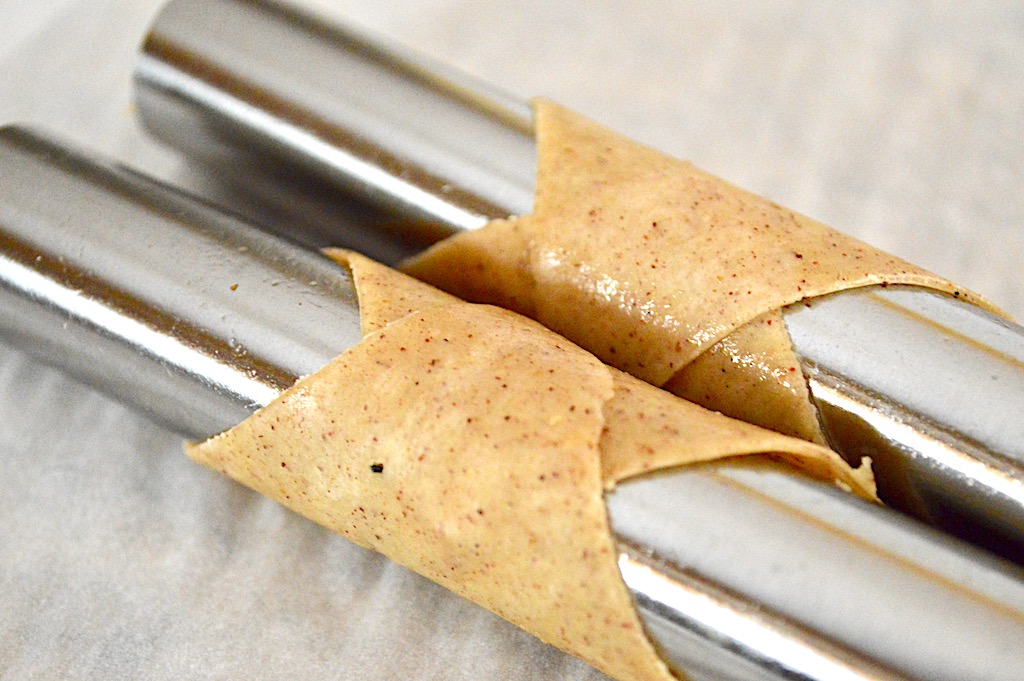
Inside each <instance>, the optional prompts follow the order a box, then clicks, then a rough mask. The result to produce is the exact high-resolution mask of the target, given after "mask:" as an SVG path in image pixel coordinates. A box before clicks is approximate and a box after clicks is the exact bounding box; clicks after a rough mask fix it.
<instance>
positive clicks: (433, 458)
mask: <svg viewBox="0 0 1024 681" xmlns="http://www.w3.org/2000/svg"><path fill="white" fill-rule="evenodd" d="M332 255H333V256H334V257H335V258H336V259H338V260H339V261H341V262H343V263H345V264H347V265H348V266H349V267H350V269H351V270H352V272H353V275H354V279H355V282H356V286H357V289H358V295H359V301H360V308H361V313H362V322H363V331H364V338H363V340H362V342H361V343H359V344H358V345H356V346H355V347H353V348H351V349H349V350H348V351H346V352H344V353H343V354H341V355H340V356H338V357H337V358H336V359H335V360H333V361H332V362H331V363H330V364H328V365H327V366H326V367H324V368H323V369H321V370H320V371H318V372H317V373H315V374H313V375H311V376H308V377H306V378H303V379H301V380H299V381H298V382H297V383H296V384H295V385H294V386H293V387H291V388H290V389H288V390H287V391H286V392H285V393H283V394H282V395H281V396H280V397H279V398H278V399H277V400H276V401H274V402H272V403H271V404H269V405H268V406H267V407H265V408H264V409H262V410H261V411H259V412H258V413H256V414H254V415H253V416H252V417H250V418H249V419H248V420H246V421H244V422H243V423H241V424H239V425H238V426H236V427H235V428H233V429H231V430H229V431H227V432H225V433H223V434H221V435H219V436H216V437H214V438H211V439H210V440H208V441H206V442H203V443H201V444H197V445H190V446H188V454H189V456H191V457H192V458H193V459H194V460H196V461H198V462H200V463H202V464H204V465H206V466H209V467H211V468H213V469H216V470H218V471H221V472H222V473H224V474H226V475H228V476H230V477H232V478H234V479H235V480H237V481H239V482H241V483H243V484H245V485H247V486H249V487H251V488H253V489H255V490H257V491H259V492H261V493H263V494H265V495H267V496H268V497H270V498H272V499H274V500H276V501H278V502H279V503H281V504H283V505H284V506H286V507H288V508H290V509H292V510H294V511H296V512H298V513H300V514H302V515H304V516H306V517H308V518H310V519H312V520H314V521H316V522H318V523H320V524H322V525H324V526H326V527H327V528H329V529H331V530H334V531H336V532H338V533H340V534H342V535H344V536H346V537H348V538H349V539H351V540H352V541H354V542H356V543H357V544H360V545H361V546H364V547H368V548H372V549H374V550H377V551H379V552H381V553H383V554H385V555H386V556H388V557H389V558H391V559H392V560H394V561H396V562H397V563H400V564H401V565H404V566H406V567H408V568H410V569H412V570H414V571H416V572H418V573H420V574H422V575H424V576H426V577H428V578H430V579H432V580H434V581H436V582H438V583H439V584H442V585H444V586H446V587H447V588H449V589H451V590H452V591H454V592H456V593H458V594H460V595H462V596H465V597H466V598H469V599H471V600H473V601H475V602H476V603H478V604H480V605H482V606H484V607H486V608H488V609H490V610H492V611H493V612H495V613H497V614H498V615H500V616H502V617H504V618H506V619H508V620H510V621H511V622H513V623H515V624H516V625H518V626H520V627H522V628H523V629H526V630H527V631H529V632H531V633H533V634H534V635H536V636H538V637H539V638H540V639H542V640H543V641H546V642H548V643H551V644H553V645H556V646H558V647H560V648H562V649H564V650H566V651H568V652H570V653H572V654H574V655H576V656H578V657H580V658H582V659H584V660H586V661H587V662H589V663H590V664H592V665H594V666H595V667H597V668H598V669H600V670H602V671H604V672H606V673H608V674H609V675H611V676H613V677H615V678H619V679H658V678H661V679H669V678H672V675H671V674H670V672H669V671H668V669H667V668H666V666H665V665H664V663H663V662H662V661H661V659H660V658H659V657H658V655H657V652H656V651H655V649H654V647H653V646H652V644H651V643H650V641H649V640H648V638H647V636H646V634H645V633H644V631H643V627H642V625H641V623H640V620H639V619H638V615H637V613H636V611H635V608H634V605H633V603H632V599H631V596H630V594H629V591H628V589H627V588H626V586H625V585H624V583H623V582H622V578H621V576H620V574H619V571H618V567H617V562H616V559H617V552H616V546H615V541H614V537H613V536H612V533H611V530H610V527H609V524H608V519H607V512H606V509H605V506H604V501H603V494H604V492H605V491H606V490H609V489H612V488H613V487H614V485H615V483H616V482H617V481H620V480H623V479H624V478H627V477H630V476H633V475H637V474H641V473H644V472H647V471H653V470H657V469H664V468H666V467H672V466H679V465H684V464H689V463H696V462H701V461H708V460H713V459H718V458H722V457H731V456H739V455H745V454H753V453H768V454H771V455H773V456H775V457H777V458H782V459H785V460H788V461H789V462H791V463H792V464H794V465H796V466H798V467H800V468H801V469H803V470H804V471H807V472H808V473H809V474H811V475H814V476H816V477H819V478H824V479H826V480H830V481H833V482H835V483H836V484H839V485H841V486H843V487H846V488H849V489H853V490H854V491H855V492H857V493H859V494H861V495H863V496H865V497H868V498H872V497H873V486H872V481H871V479H870V471H867V470H866V467H863V468H862V469H858V470H852V469H850V468H849V466H847V465H846V464H845V463H844V462H843V461H842V460H841V459H839V457H838V456H837V455H835V454H834V453H832V452H831V451H829V450H827V449H824V448H822V447H818V446H816V445H813V444H809V443H807V442H803V441H801V440H797V439H793V438H789V437H785V436H782V435H779V434H777V433H773V432H770V431H766V430H762V429H760V428H757V427H754V426H750V425H748V424H745V423H741V422H738V421H734V420H731V419H728V418H726V417H724V416H721V415H719V414H715V413H712V412H709V411H706V410H704V409H702V408H700V407H697V406H695V405H692V404H689V403H687V402H684V401H683V400H680V399H678V398H676V397H674V396H672V395H669V394H668V393H666V392H664V391H662V390H658V389H656V388H653V387H651V386H650V385H648V384H646V383H643V382H641V381H639V380H637V379H635V378H632V377H630V376H628V375H626V374H623V373H621V372H619V371H617V370H615V369H611V368H609V367H607V366H605V365H604V364H602V363H601V362H600V361H599V360H597V359H596V358H595V357H593V356H592V355H590V354H589V353H587V352H585V351H583V350H581V349H580V348H578V347H577V346H575V345H573V344H572V343H571V342H569V341H567V340H566V339H564V338H562V337H560V336H558V335H556V334H554V333H552V332H551V331H548V330H547V329H545V328H544V327H542V326H540V325H539V324H537V323H535V322H532V321H530V320H527V319H524V318H522V317H520V316H519V315H516V314H514V313H511V312H508V311H505V310H502V309H499V308H495V307H490V306H484V305H474V304H469V303H465V302H462V301H460V300H458V299H455V298H453V297H451V296H449V295H447V294H444V293H441V292H439V291H436V290H434V289H433V288H431V287H429V286H427V285H425V284H423V283H421V282H418V281H415V280H413V279H411V278H409V277H407V276H405V275H402V274H400V273H398V272H395V271H393V270H389V269H388V268H386V267H384V266H382V265H378V264H376V263H374V262H373V261H370V260H367V259H366V258H363V257H362V256H358V255H355V254H351V253H346V252H340V251H336V252H333V253H332Z"/></svg>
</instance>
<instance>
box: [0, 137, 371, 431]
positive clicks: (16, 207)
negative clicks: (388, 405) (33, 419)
mask: <svg viewBox="0 0 1024 681" xmlns="http://www.w3.org/2000/svg"><path fill="white" fill-rule="evenodd" d="M0 157H2V160H0V306H2V309H3V314H2V315H0V335H2V336H3V337H5V338H7V339H9V340H11V341H12V342H14V343H15V344H16V345H18V346H19V347H22V348H25V349H28V350H30V351H32V352H33V353H34V354H36V355H38V356H39V357H40V358H42V359H43V360H44V361H46V362H48V363H50V364H55V365H57V366H60V367H61V368H63V369H65V370H66V371H68V372H69V373H72V374H73V375H75V376H77V377H78V378H80V379H82V380H83V381H85V382H86V383H89V384H90V385H94V386H96V387H97V388H100V389H102V390H104V391H105V392H108V393H111V394H113V395H116V396H118V397H120V398H121V399H124V400H125V401H127V402H129V403H130V404H133V405H135V406H136V407H138V408H139V409H141V410H143V411H145V412H147V413H149V414H150V415H153V416H155V417H156V418H157V419H159V420H161V421H162V422H164V423H165V424H167V425H170V426H172V427H174V428H176V429H178V430H181V431H183V432H185V433H188V434H190V435H210V434H213V433H217V432H220V431H221V430H223V429H225V428H227V427H229V426H232V425H234V424H235V423H238V422H239V421H240V420H242V419H243V418H244V417H245V416H246V415H247V414H248V413H249V411H250V410H251V409H252V408H254V407H256V406H259V405H262V404H265V403H266V402H267V401H269V400H270V399H272V398H273V396H274V395H276V394H277V393H278V392H279V391H280V390H282V389H283V388H285V387H287V386H289V385H291V384H292V383H293V382H294V381H295V379H296V378H297V377H298V376H301V375H304V374H307V373H310V372H312V371H314V370H316V369H318V368H319V367H321V366H322V365H323V363H324V361H325V360H324V358H325V357H326V358H330V357H333V356H334V355H336V354H338V353H339V352H340V351H341V350H343V349H344V348H346V347H348V346H349V345H352V344H354V343H356V342H358V340H359V337H360V335H359V317H358V306H357V303H356V300H355V294H354V290H353V288H352V284H351V282H350V281H349V280H348V279H347V278H346V276H345V274H344V272H343V271H342V270H340V269H339V268H338V267H337V266H336V265H334V264H333V263H330V262H329V261H328V260H327V259H326V258H324V257H322V256H320V255H319V254H315V253H309V252H304V251H301V250H298V249H295V248H290V247H288V246H287V244H284V243H282V242H280V241H279V240H277V239H274V238H272V237H268V236H266V235H265V234H261V233H260V232H258V231H257V230H253V229H251V228H248V227H247V226H245V225H243V224H242V223H240V222H239V221H238V220H237V219H235V218H231V217H229V216H227V215H225V214H223V213H221V212H219V211H216V210H213V209H212V208H210V207H208V206H205V205H203V204H200V203H197V202H196V201H195V200H194V199H192V198H191V197H187V196H185V195H183V194H180V193H178V192H177V191H175V190H173V189H171V188H169V187H167V186H164V185H161V184H158V183H156V182H154V181H152V180H149V179H146V178H143V177H141V176H139V175H137V174H135V173H132V172H131V171H128V170H125V169H122V168H117V167H114V166H111V165H101V164H97V163H94V162H91V161H89V160H87V159H86V158H84V157H83V156H82V155H80V154H78V153H76V152H72V151H68V150H66V149H64V148H61V147H58V146H56V145H53V144H51V143H50V142H48V141H47V140H45V139H43V138H41V137H39V136H38V135H36V134H35V133H32V132H28V131H24V130H19V129H15V128H5V129H4V130H2V131H0Z"/></svg>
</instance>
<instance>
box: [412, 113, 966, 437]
mask: <svg viewBox="0 0 1024 681" xmlns="http://www.w3.org/2000/svg"><path fill="white" fill-rule="evenodd" d="M535 110H536V125H537V143H538V154H539V167H538V181H537V193H536V199H535V211H534V213H533V214H532V215H528V216H525V217H520V218H513V219H510V220H500V221H495V222H493V223H491V224H489V225H487V226H486V227H484V228H483V229H480V230H477V231H473V232H465V233H462V234H459V235H457V236H455V237H452V238H450V239H447V240H445V241H442V242H441V243H439V244H436V245H435V246H433V247H432V248H431V249H429V250H428V251H426V252H425V253H423V254H421V255H419V256H417V257H416V258H414V259H412V260H411V261H409V262H407V263H405V264H404V266H403V269H404V270H405V271H406V272H408V273H410V274H412V275H413V276H416V277H418V278H420V279H422V280H424V281H427V282H429V283H431V284H434V285H435V286H438V287H439V288H442V289H444V290H446V291H449V292H451V293H454V294H455V295H457V296H459V297H461V298H464V299H466V300H471V301H474V302H487V303H493V304H496V305H501V306H503V307H507V308H509V309H512V310H516V311H518V312H521V313H522V314H525V315H527V316H529V317H532V318H534V319H536V320H538V321H540V322H541V323H542V324H544V325H545V326H547V327H548V328H550V329H552V330H554V331H557V332H558V333H560V334H562V335H563V336H565V337H567V338H569V339H570V340H572V341H573V342H575V343H578V344H579V345H580V346H582V347H584V348H586V349H587V350H590V351H591V352H593V353H594V354H595V355H597V357H599V358H600V359H602V360H603V361H605V362H607V363H608V364H610V365H612V366H615V367H617V368H619V369H622V370H623V371H627V372H628V373H630V374H632V375H634V376H637V377H638V378H641V379H643V380H645V381H647V382H649V383H652V384H654V385H657V386H664V387H666V388H667V389H669V390H672V391H673V392H675V393H677V394H679V395H681V396H685V397H687V398H688V399H691V400H694V401H696V402H698V403H701V404H704V405H705V406H708V407H709V408H713V409H716V410H720V411H723V412H725V413H728V414H730V415H732V416H735V417H737V418H741V419H743V420H746V421H749V422H752V423H757V424H759V425H763V426H766V427H769V428H772V429H774V430H777V431H779V432H783V433H787V434H792V435H795V436H798V437H801V438H803V439H807V440H810V441H816V442H820V441H821V439H822V438H821V434H820V432H819V431H818V426H817V419H816V417H815V413H814V411H813V408H812V407H811V404H810V402H809V400H808V393H807V386H806V381H805V379H804V377H803V375H802V372H801V371H800V364H799V362H798V360H797V358H796V356H795V354H794V352H793V350H792V347H791V344H790V341H789V337H788V334H787V333H786V331H785V329H784V328H783V326H782V324H781V317H780V314H779V311H780V310H781V309H782V308H784V307H785V306H787V305H790V304H792V303H795V302H797V301H800V300H803V299H805V298H809V297H813V296H820V295H823V294H826V293H832V292H835V291H839V290H843V289H849V288H854V287H860V286H869V285H874V284H879V285H889V284H912V285H918V286H926V287H929V288H933V289H937V290H940V291H945V292H947V293H950V294H951V295H954V296H958V297H961V298H969V299H974V300H976V298H975V297H974V296H972V295H971V294H970V293H969V292H967V291H965V290H963V289H961V288H958V287H956V286H954V285H953V284H951V283H949V282H947V281H945V280H943V279H941V278H939V277H936V276H934V275H932V274H930V273H928V272H925V271H923V270H921V269H919V268H917V267H915V266H913V265H911V264H909V263H907V262H904V261H902V260H900V259H898V258H895V257H893V256H891V255H888V254H886V253H883V252H881V251H879V250H877V249H875V248H873V247H871V246H869V245H867V244H865V243H862V242H860V241H857V240H856V239H853V238H851V237H848V236H845V235H843V234H840V233H838V232H836V231H834V230H832V229H830V228H829V227H826V226H825V225H823V224H821V223H819V222H816V221H814V220H811V219H810V218H807V217H804V216H802V215H798V214H796V213H794V212H792V211H790V210H787V209H785V208H782V207H781V206H778V205H776V204H774V203H772V202H771V201H768V200H766V199H763V198H761V197H759V196H755V195H753V194H751V193H749V192H746V191H743V190H742V189H739V188H737V187H734V186H732V185H730V184H728V183H727V182H725V181H723V180H721V179H719V178H717V177H714V176H712V175H709V174H707V173H705V172H702V171H701V170H698V169H697V168H695V167H694V166H693V165H691V164H690V163H686V162H683V161H679V160H676V159H673V158H670V157H667V156H665V155H663V154H661V153H659V152H657V151H654V150H652V149H649V148H647V147H644V146H642V145H640V144H638V143H636V142H633V141H632V140H629V139H627V138H625V137H623V136H621V135H618V134H616V133H614V132H612V131H610V130H608V129H606V128H603V127H602V126H600V125H597V124H596V123H593V122H591V121H588V120H586V119H584V118H583V117H581V116H579V115H578V114H575V113H573V112H571V111H568V110H566V109H564V108H561V107H559V106H557V105H555V104H553V103H550V102H546V101H538V102H537V103H536V105H535ZM773 326H774V328H772V327H773ZM766 332H767V333H766Z"/></svg>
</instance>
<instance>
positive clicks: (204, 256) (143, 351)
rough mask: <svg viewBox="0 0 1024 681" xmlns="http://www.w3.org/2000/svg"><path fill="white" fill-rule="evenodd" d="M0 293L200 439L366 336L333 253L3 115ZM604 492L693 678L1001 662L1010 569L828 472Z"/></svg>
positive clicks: (1002, 673)
mask: <svg viewBox="0 0 1024 681" xmlns="http://www.w3.org/2000/svg"><path fill="white" fill-rule="evenodd" d="M267 309H270V310H272V313H271V314H268V313H267V312H266V310H267ZM0 311H2V312H3V314H2V315H0V334H2V336H3V337H4V338H5V339H7V340H8V341H10V342H13V343H15V344H16V345H18V346H19V347H22V348H24V349H26V350H29V351H32V352H34V353H36V354H38V355H39V356H40V357H41V358H42V359H43V360H44V361H47V362H50V363H54V364H56V365H58V366H60V367H62V368H64V369H66V370H68V371H70V372H71V373H73V374H75V375H76V376H78V377H80V378H82V379H83V380H85V381H87V382H89V383H91V384H93V385H96V386H97V387H99V388H101V389H103V390H105V391H107V392H109V393H111V394H113V395H115V396H117V397H119V398H121V399H123V400H124V401H126V402H128V403H129V404H133V405H135V406H137V407H140V408H142V409H144V410H145V411H147V412H149V413H150V414H152V415H153V416H155V417H156V418H157V419H159V420H161V421H163V422H164V423H166V424H169V425H171V426H172V427H174V428H176V429H177V430H179V431H181V432H182V433H184V434H187V435H189V436H193V437H202V436H206V435H211V434H215V433H217V432H219V431H220V430H222V429H224V428H227V427H230V426H232V425H234V424H235V423H236V422H237V421H238V420H239V419H241V418H243V417H244V416H245V415H246V414H248V413H250V412H251V411H252V410H254V409H255V408H257V407H259V406H260V405H262V404H264V403H266V402H267V401H269V400H271V399H272V398H273V397H274V396H276V395H277V394H278V393H279V392H280V391H281V390H283V389H284V388H286V387H288V385H290V383H291V382H292V381H293V380H294V379H295V378H296V377H297V376H299V375H302V374H304V373H308V372H311V371H313V370H315V369H317V368H319V366H321V365H322V364H324V363H326V362H327V361H329V360H330V359H331V358H332V357H333V356H334V355H336V354H337V353H339V352H341V351H342V350H344V349H345V348H346V347H348V346H350V345H352V344H354V343H356V342H357V341H358V339H359V324H358V305H357V303H356V301H355V298H354V292H353V289H352V284H351V281H350V280H349V278H348V277H347V276H346V273H345V272H344V271H343V270H341V269H339V268H337V267H336V266H334V265H332V264H330V263H328V262H327V261H326V260H325V259H323V258H321V257H320V256H318V255H315V254H310V253H307V252H305V251H303V250H302V249H300V248H298V247H295V246H292V245H289V244H287V243H285V242H283V241H280V240H278V239H275V238H273V237H268V236H266V235H263V234H260V233H259V232H257V231H254V230H252V229H251V228H250V227H248V226H247V225H246V224H244V223H242V222H240V221H238V220H237V219H235V218H232V217H229V216H226V215H223V214H221V213H219V212H217V211H216V210H214V209H212V208H211V207H210V206H208V205H205V204H202V203H198V202H196V201H195V200H194V199H192V198H190V197H188V196H186V195H183V194H180V193H178V192H176V191H175V190H173V189H171V188H169V187H167V186H165V185H161V184H159V183H156V182H153V181H151V180H148V179H146V178H144V177H142V176H140V175H138V174H136V173H133V172H131V171H129V170H126V169H123V168H119V167H115V166H111V165H109V164H105V163H99V162H94V161H92V160H90V159H88V158H87V157H85V156H83V155H82V154H80V153H77V152H73V151H69V150H67V149H65V148H62V147H60V146H58V145H56V144H54V143H53V142H51V141H48V140H47V139H45V138H43V137H41V136H39V135H37V134H35V133H32V132H29V131H25V130H20V129H14V128H8V129H6V130H4V131H2V132H0ZM723 500H726V501H729V502H730V503H729V504H728V505H727V506H726V507H725V508H727V509H733V510H729V511H726V512H723V511H722V501H723ZM609 510H610V514H611V518H612V521H613V525H614V528H615V531H616V534H617V536H618V538H619V542H620V548H621V552H622V553H621V556H620V559H619V565H620V568H621V570H622V573H623V577H624V579H625V581H626V583H627V585H628V586H629V587H630V589H631V590H632V592H633V594H634V596H635V598H636V600H637V603H638V605H639V607H640V610H641V613H642V617H643V619H644V621H645V623H646V624H647V626H648V628H649V631H650V633H651V635H652V636H653V638H654V639H655V641H656V642H657V643H658V644H659V646H660V647H661V650H662V651H663V654H664V655H665V657H666V659H667V660H668V661H669V662H670V664H672V665H673V666H676V667H679V668H683V669H686V670H689V671H690V672H691V674H692V677H693V678H696V679H712V678H715V679H721V678H725V679H738V680H739V679H755V678H757V679H763V678H775V679H797V678H799V679H839V678H843V679H847V678H848V679H897V678H928V679H931V678H936V679H938V678H958V679H964V678H985V679H1000V678H1007V679H1009V678H1013V676H1014V675H1015V673H1016V670H1015V667H1014V662H1015V660H1016V656H1017V652H1018V651H1017V642H1019V640H1020V639H1021V637H1022V636H1024V582H1021V581H1020V577H1021V575H1020V574H1019V572H1018V571H1016V570H1015V569H1013V568H1009V567H1008V566H1005V565H1001V564H999V563H997V562H994V561H992V560H990V559H989V558H987V557H986V556H984V555H983V554H980V553H978V552H975V551H974V550H973V549H971V548H970V547H967V546H965V545H962V544H959V543H958V542H956V541H955V540H950V539H947V538H945V537H944V536H942V535H940V534H938V533H935V532H933V531H931V530H928V529H926V528H922V527H920V526H919V525H918V524H916V523H912V522H910V521H907V520H905V519H902V518H900V517H899V516H897V515H895V514H892V513H890V512H888V511H887V510H885V509H882V508H880V507H873V506H870V505H867V504H864V503H863V502H861V501H859V500H858V499H856V498H854V497H852V496H850V495H847V494H844V493H842V492H840V491H838V490H836V489H835V488H832V487H829V486H826V485H822V484H819V483H816V482H812V481H809V480H806V479H804V478H802V477H800V476H796V475H793V474H792V473H790V472H788V471H785V470H783V469H780V468H777V467H772V466H765V465H758V464H718V465H710V466H695V467H692V468H688V469H683V470H680V471H678V472H674V473H671V474H663V475H659V476H655V477H651V478H648V479H642V480H637V481H635V482H628V483H625V484H623V485H621V487H620V488H619V490H618V491H616V492H615V493H613V494H612V495H610V498H609ZM736 532H740V533H741V535H742V536H740V537H738V541H737V542H736V543H734V544H733V549H732V550H730V549H728V548H727V547H723V546H722V542H721V537H722V536H723V533H730V534H734V533H736ZM716 545H717V547H718V548H715V547H716ZM740 546H742V547H743V549H742V552H743V558H744V560H743V561H741V562H742V563H743V564H744V565H746V567H742V568H741V569H736V568H737V566H738V562H737V560H736V555H735V553H734V551H735V549H736V547H740ZM756 565H762V566H765V567H764V568H761V569H751V568H750V567H749V566H756ZM765 569H766V570H769V571H771V572H772V573H773V574H775V578H773V579H765V575H764V574H761V570H765ZM823 602H827V603H829V605H830V607H829V608H824V609H823V608H821V607H820V604H821V603H823ZM953 619H955V621H956V622H957V623H958V624H957V626H956V627H950V626H948V623H949V621H951V620H953Z"/></svg>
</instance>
